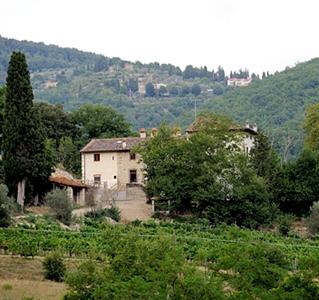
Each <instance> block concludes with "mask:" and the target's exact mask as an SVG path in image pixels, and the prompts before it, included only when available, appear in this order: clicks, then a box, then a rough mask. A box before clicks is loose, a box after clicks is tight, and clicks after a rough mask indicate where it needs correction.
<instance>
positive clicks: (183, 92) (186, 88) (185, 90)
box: [180, 85, 191, 97]
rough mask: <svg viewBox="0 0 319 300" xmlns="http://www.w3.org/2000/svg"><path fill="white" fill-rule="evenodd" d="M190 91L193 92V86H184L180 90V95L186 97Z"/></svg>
mask: <svg viewBox="0 0 319 300" xmlns="http://www.w3.org/2000/svg"><path fill="white" fill-rule="evenodd" d="M190 93H191V88H190V87H189V86H188V85H185V86H183V87H182V89H181V90H180V95H181V96H182V97H185V96H187V95H188V94H190Z"/></svg>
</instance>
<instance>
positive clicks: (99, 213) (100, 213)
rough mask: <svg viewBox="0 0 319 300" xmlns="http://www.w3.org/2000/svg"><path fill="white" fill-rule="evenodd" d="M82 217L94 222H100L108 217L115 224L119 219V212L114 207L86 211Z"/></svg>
mask: <svg viewBox="0 0 319 300" xmlns="http://www.w3.org/2000/svg"><path fill="white" fill-rule="evenodd" d="M84 216H85V217H87V218H91V219H95V220H100V219H103V218H105V217H109V218H111V219H113V220H114V221H116V222H119V221H120V219H121V213H120V210H119V209H118V208H117V207H115V206H113V207H111V208H105V209H96V210H92V211H88V212H87V213H85V214H84Z"/></svg>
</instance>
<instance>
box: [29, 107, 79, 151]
mask: <svg viewBox="0 0 319 300" xmlns="http://www.w3.org/2000/svg"><path fill="white" fill-rule="evenodd" d="M34 109H35V110H36V111H38V114H39V116H40V119H41V122H42V124H43V127H44V131H45V137H46V138H47V139H51V140H53V141H54V142H55V143H56V146H59V142H60V140H61V139H62V138H63V137H71V138H73V137H75V135H76V130H77V129H76V124H75V122H74V120H73V119H72V117H71V115H70V114H69V113H67V112H65V111H64V110H63V106H62V105H61V104H58V105H51V104H48V103H43V102H40V103H39V102H36V103H34Z"/></svg>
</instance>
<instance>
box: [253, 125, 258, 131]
mask: <svg viewBox="0 0 319 300" xmlns="http://www.w3.org/2000/svg"><path fill="white" fill-rule="evenodd" d="M253 131H255V132H257V131H258V127H257V124H256V123H254V126H253Z"/></svg>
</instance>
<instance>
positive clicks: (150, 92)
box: [145, 82, 155, 97]
mask: <svg viewBox="0 0 319 300" xmlns="http://www.w3.org/2000/svg"><path fill="white" fill-rule="evenodd" d="M145 95H146V96H147V97H154V96H155V88H154V85H153V84H152V83H151V82H148V83H147V84H146V85H145Z"/></svg>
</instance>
